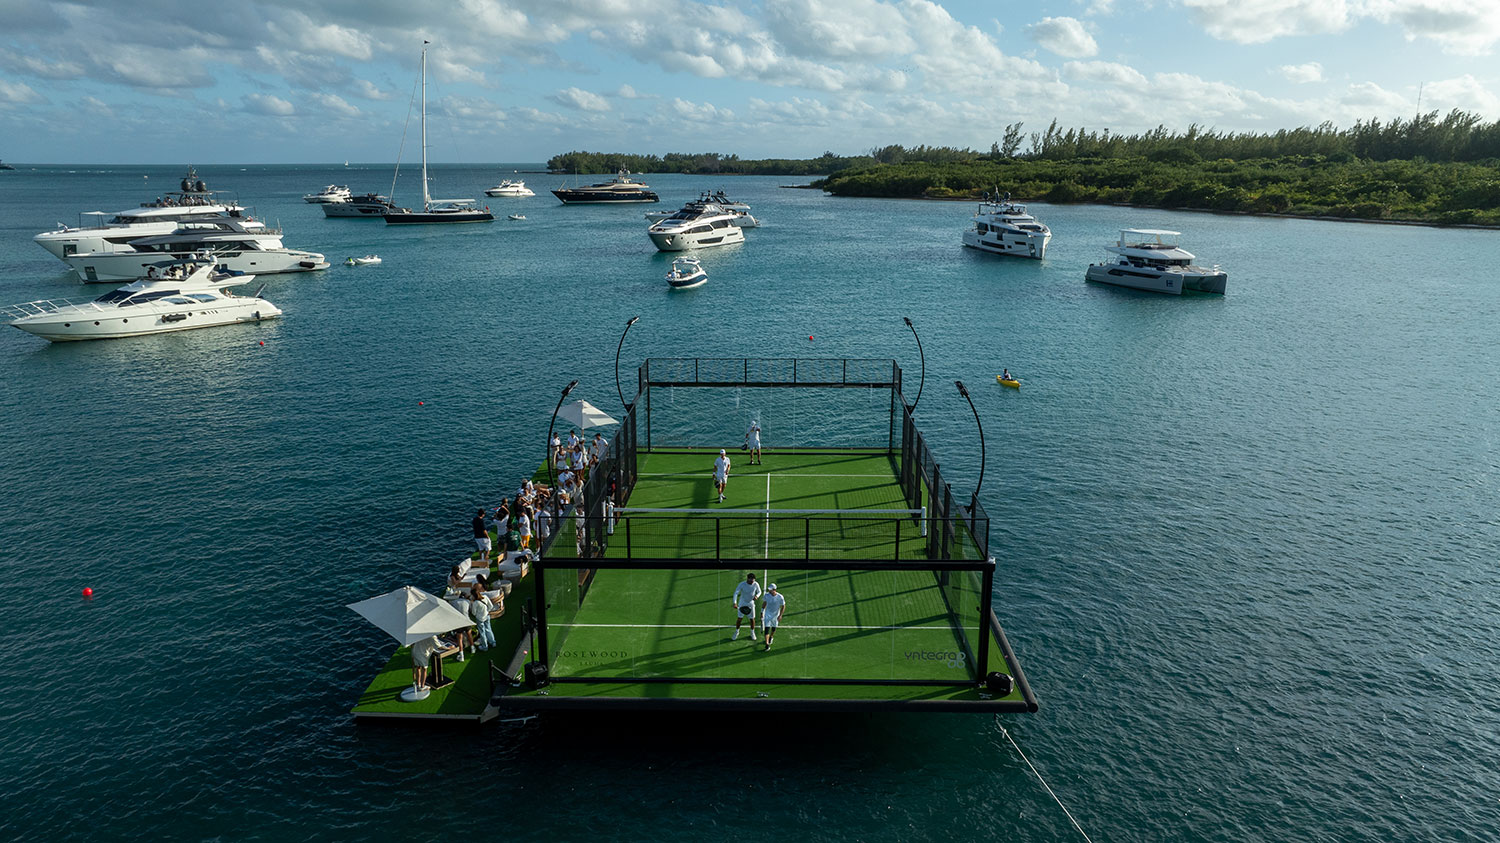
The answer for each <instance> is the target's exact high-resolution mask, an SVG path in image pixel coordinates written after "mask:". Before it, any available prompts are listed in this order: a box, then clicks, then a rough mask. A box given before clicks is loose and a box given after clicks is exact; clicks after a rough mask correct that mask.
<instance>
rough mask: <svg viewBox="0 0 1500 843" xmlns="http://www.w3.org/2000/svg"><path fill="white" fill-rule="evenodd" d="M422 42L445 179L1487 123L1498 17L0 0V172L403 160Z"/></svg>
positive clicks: (1252, 1)
mask: <svg viewBox="0 0 1500 843" xmlns="http://www.w3.org/2000/svg"><path fill="white" fill-rule="evenodd" d="M423 40H428V41H431V42H432V43H431V45H430V46H429V47H428V50H429V52H428V90H427V95H428V115H429V132H430V147H431V150H430V154H431V159H432V160H433V161H434V162H540V161H545V160H546V159H547V158H549V157H551V156H552V155H555V154H557V153H561V152H566V151H569V150H576V149H586V150H592V151H609V152H632V153H658V154H660V153H666V152H723V153H734V154H738V155H740V156H741V157H746V158H761V157H789V158H807V157H814V156H817V155H821V154H822V153H823V152H824V151H833V152H835V153H838V154H842V155H853V154H859V153H863V152H867V151H869V150H870V149H872V148H875V147H879V146H884V145H886V144H892V143H899V144H903V145H907V146H911V145H916V144H929V145H940V146H968V147H973V148H976V149H981V150H988V149H989V147H990V144H991V143H993V142H995V141H997V140H999V139H1000V137H1001V135H1002V134H1003V132H1004V127H1005V125H1006V124H1008V123H1013V122H1016V121H1021V122H1023V123H1024V124H1025V125H1024V128H1025V130H1026V131H1028V132H1030V131H1041V130H1042V129H1044V128H1045V127H1046V126H1047V124H1048V123H1050V122H1051V121H1052V120H1053V119H1056V120H1057V121H1058V122H1059V125H1060V126H1064V127H1088V128H1091V129H1095V130H1099V129H1105V128H1107V129H1109V130H1110V131H1111V132H1114V133H1117V134H1118V133H1132V132H1137V131H1142V130H1147V129H1150V128H1153V127H1155V126H1156V125H1158V124H1163V125H1165V126H1167V127H1168V128H1170V129H1174V130H1181V129H1185V128H1187V126H1189V125H1190V124H1198V125H1199V126H1203V127H1211V128H1215V129H1219V130H1225V131H1247V130H1249V131H1265V130H1275V129H1279V128H1290V127H1295V126H1302V125H1317V124H1319V123H1322V122H1323V121H1325V120H1326V121H1332V122H1333V123H1334V124H1335V125H1338V126H1348V125H1350V124H1352V123H1353V122H1354V121H1355V120H1359V119H1369V118H1379V119H1381V120H1388V119H1390V118H1392V117H1398V116H1400V117H1410V116H1411V115H1413V114H1415V113H1416V112H1417V110H1418V108H1419V103H1418V98H1419V97H1420V109H1421V110H1422V111H1432V110H1436V111H1438V112H1440V113H1446V112H1447V111H1448V110H1450V109H1454V108H1459V109H1464V110H1467V111H1472V112H1477V113H1479V114H1481V115H1482V116H1483V117H1484V118H1485V119H1486V120H1496V119H1500V58H1497V56H1496V49H1497V47H1500V0H1148V2H1127V0H1068V1H1067V2H1027V3H1022V2H1012V1H1011V0H941V1H939V0H667V2H663V0H442V2H434V1H433V0H320V1H319V2H305V0H297V1H296V2H291V1H290V0H229V2H202V0H191V2H185V1H184V0H131V2H120V1H119V0H97V1H96V2H56V0H54V2H43V0H0V159H4V160H6V161H10V162H18V163H75V164H91V163H153V164H174V163H180V162H183V161H189V160H191V161H194V162H197V163H272V164H278V163H334V162H342V161H345V160H350V161H356V162H388V161H393V160H395V159H396V157H397V152H398V149H399V147H400V144H401V136H402V130H403V127H404V126H405V124H406V120H407V117H408V114H409V113H410V111H411V108H412V100H413V94H414V92H415V91H416V90H417V87H418V86H417V80H418V75H419V71H418V68H419V63H420V56H421V51H422V41H423ZM412 125H413V129H412V131H413V133H415V121H413V124H412ZM408 143H410V141H408ZM410 149H411V147H410V146H408V152H407V154H406V155H405V156H404V157H405V159H406V160H411V158H412V156H411V154H410Z"/></svg>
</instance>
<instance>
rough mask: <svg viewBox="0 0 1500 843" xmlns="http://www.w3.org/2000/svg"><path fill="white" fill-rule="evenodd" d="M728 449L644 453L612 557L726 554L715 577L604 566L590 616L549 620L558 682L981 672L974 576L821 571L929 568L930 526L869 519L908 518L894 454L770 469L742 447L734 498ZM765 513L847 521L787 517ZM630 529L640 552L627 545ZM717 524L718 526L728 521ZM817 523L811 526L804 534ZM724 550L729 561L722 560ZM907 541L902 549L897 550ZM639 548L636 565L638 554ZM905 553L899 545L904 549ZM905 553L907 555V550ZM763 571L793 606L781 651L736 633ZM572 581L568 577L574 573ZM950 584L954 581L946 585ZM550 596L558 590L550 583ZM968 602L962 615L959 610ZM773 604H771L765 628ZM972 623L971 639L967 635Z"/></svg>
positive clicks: (775, 460)
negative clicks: (787, 564) (969, 586)
mask: <svg viewBox="0 0 1500 843" xmlns="http://www.w3.org/2000/svg"><path fill="white" fill-rule="evenodd" d="M717 456H718V454H717V451H716V450H705V451H697V452H690V453H684V452H665V453H663V452H653V453H650V454H642V455H641V458H640V469H639V475H638V479H637V482H636V485H635V488H634V489H633V491H632V492H631V495H630V499H629V501H628V504H627V509H626V515H625V517H622V518H621V523H620V524H619V525H617V526H616V528H615V533H614V535H613V537H612V538H611V540H610V545H609V549H608V551H607V553H606V556H607V557H609V558H615V559H625V558H662V559H714V558H718V559H724V560H736V561H733V562H726V565H725V567H723V568H720V569H716V570H683V569H677V570H671V569H667V570H663V569H600V570H598V571H596V572H595V573H594V576H593V579H592V582H591V583H590V585H589V587H588V590H587V593H586V596H585V598H584V599H583V601H582V603H581V605H577V606H576V608H575V607H568V608H569V609H571V611H570V610H563V611H558V610H559V609H563V607H562V606H560V605H558V606H554V608H553V609H552V610H550V612H549V620H548V635H549V639H550V643H549V650H550V651H551V652H552V653H554V654H556V658H555V661H554V662H553V666H552V675H553V676H554V677H557V678H559V679H566V678H570V677H571V678H580V677H594V678H616V679H623V678H634V679H639V678H657V679H669V678H680V679H686V680H689V681H693V680H701V679H761V678H767V679H804V680H845V681H872V680H873V681H882V680H889V679H897V680H910V681H927V682H936V683H941V682H963V681H970V680H972V679H973V677H974V675H975V672H974V671H975V666H974V665H973V664H972V663H971V661H972V658H973V651H972V648H970V647H966V646H964V644H965V642H966V641H974V642H982V643H981V644H980V646H987V643H988V642H987V640H985V639H987V638H988V636H984V637H983V638H981V636H980V633H979V631H978V630H979V626H980V614H979V611H978V606H977V604H976V603H975V601H971V600H968V599H964V598H963V597H962V595H963V593H964V592H963V590H962V589H961V588H959V587H958V586H957V585H956V583H957V582H958V580H959V578H977V575H976V574H975V573H974V572H961V571H955V572H948V573H946V574H941V575H940V574H939V573H935V572H933V571H928V570H901V569H899V568H898V569H895V570H852V571H850V570H826V569H823V568H821V567H820V566H819V560H828V559H838V560H862V559H870V560H877V561H881V562H895V561H896V560H897V559H898V558H899V559H902V560H920V559H926V547H927V540H926V539H925V538H923V537H922V535H921V525H920V523H919V522H918V520H917V519H915V518H913V517H911V516H904V515H890V514H882V515H878V516H877V515H870V516H863V517H862V516H860V515H859V514H858V510H895V509H901V510H904V509H907V508H908V505H907V502H906V501H905V500H904V499H903V497H902V494H901V490H900V487H899V485H898V484H897V478H896V470H897V469H896V466H895V464H894V462H893V460H892V458H891V456H890V455H889V454H888V453H886V452H883V451H881V452H870V453H830V452H819V451H802V452H777V453H767V454H766V455H765V457H764V464H763V465H753V466H752V465H750V464H749V459H748V455H747V454H745V453H744V452H742V451H735V452H732V455H731V459H732V460H733V461H734V463H735V465H734V467H733V468H732V469H731V473H730V480H729V484H728V488H727V491H726V498H725V501H724V503H722V504H720V503H718V501H717V495H716V494H715V492H714V487H713V478H712V472H713V461H714V459H715V458H716V457H717ZM632 508H651V509H656V508H673V509H684V508H688V509H708V510H714V511H715V512H721V511H724V510H736V509H750V510H753V512H751V513H735V514H733V515H729V516H716V515H715V514H713V513H694V514H690V515H663V514H659V513H650V514H644V515H631V514H630V509H632ZM766 510H770V511H772V513H774V512H775V511H776V510H841V511H843V512H841V513H840V514H838V515H814V516H807V515H796V516H789V517H786V518H785V519H782V518H780V517H776V516H774V515H773V516H772V517H768V516H767V515H766V514H765V511H766ZM627 520H628V521H629V522H630V527H629V529H630V537H629V542H628V544H627V541H626V539H625V536H624V535H623V533H624V530H625V529H626V527H625V526H624V522H625V521H627ZM716 520H717V521H718V522H719V524H718V525H717V527H716V525H715V521H716ZM805 523H807V526H804V524H805ZM809 536H810V537H811V544H812V547H811V548H810V553H811V559H809V560H808V561H807V562H806V564H805V567H804V566H800V565H799V566H798V567H797V568H796V569H795V570H786V569H782V570H766V569H764V568H759V567H757V566H756V565H755V562H756V560H765V559H782V560H787V559H798V560H800V559H804V558H805V554H807V553H808V552H809V547H808V541H809ZM716 542H717V550H716ZM898 543H899V544H898ZM627 547H628V555H627ZM898 548H899V549H898ZM898 553H899V557H898V555H897V554H898ZM752 572H753V573H754V574H755V575H756V577H757V579H758V580H759V581H760V583H761V585H762V588H764V587H765V586H767V585H769V584H770V583H772V582H775V583H776V584H777V585H778V587H779V590H780V591H781V593H782V594H784V595H785V596H786V598H787V606H786V613H785V616H784V619H783V622H782V625H781V630H780V631H779V632H778V634H777V636H776V640H775V643H774V644H773V645H772V646H771V648H770V649H769V650H768V649H766V647H765V645H764V637H763V636H762V635H760V633H759V632H758V633H757V639H756V640H754V641H752V640H751V639H750V628H749V625H748V622H746V623H745V624H744V629H743V631H742V632H741V634H740V636H739V638H738V639H737V640H735V639H733V638H732V634H733V631H734V624H735V618H736V610H735V607H734V605H733V603H732V600H731V594H732V593H733V591H734V588H735V586H736V585H737V584H738V583H739V582H741V581H743V580H744V579H745V575H746V574H747V573H752ZM558 575H563V576H565V574H563V573H562V570H559V571H558ZM940 576H941V577H944V578H945V579H944V580H943V581H945V582H949V583H950V585H949V587H948V588H947V589H946V592H947V596H946V598H945V589H944V588H942V587H940V585H939V583H940ZM549 591H550V588H549ZM955 602H956V603H959V604H960V605H958V606H956V607H955V606H953V604H954V603H955ZM759 613H760V606H759V604H758V605H757V627H758V626H759V617H758V616H759ZM959 617H961V618H962V623H963V625H964V626H965V627H966V630H967V631H966V632H965V631H961V630H959V629H958V628H957V627H956V623H955V620H956V619H957V618H959Z"/></svg>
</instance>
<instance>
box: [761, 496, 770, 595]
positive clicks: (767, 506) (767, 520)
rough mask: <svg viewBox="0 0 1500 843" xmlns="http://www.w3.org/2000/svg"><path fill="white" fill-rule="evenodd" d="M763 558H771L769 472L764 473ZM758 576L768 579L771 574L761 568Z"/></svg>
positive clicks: (763, 580) (767, 580)
mask: <svg viewBox="0 0 1500 843" xmlns="http://www.w3.org/2000/svg"><path fill="white" fill-rule="evenodd" d="M763 558H765V559H770V558H771V472H769V471H768V472H766V555H765V556H764V557H763ZM760 575H761V577H763V578H765V577H769V576H771V572H770V571H768V570H766V569H765V568H762V569H761V571H760ZM761 582H770V580H769V579H762V580H761Z"/></svg>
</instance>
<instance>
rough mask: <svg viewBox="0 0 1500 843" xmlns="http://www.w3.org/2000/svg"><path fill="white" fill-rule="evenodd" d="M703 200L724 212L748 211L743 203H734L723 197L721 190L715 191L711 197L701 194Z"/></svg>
mask: <svg viewBox="0 0 1500 843" xmlns="http://www.w3.org/2000/svg"><path fill="white" fill-rule="evenodd" d="M703 198H704V199H705V200H707V201H709V202H712V203H714V204H715V205H718V206H719V207H721V208H723V209H724V210H726V211H749V210H750V206H749V205H747V204H745V203H744V202H736V201H734V200H733V199H730V198H729V197H728V196H725V195H724V191H722V190H716V191H714V192H713V194H712V195H709V194H707V193H705V194H703Z"/></svg>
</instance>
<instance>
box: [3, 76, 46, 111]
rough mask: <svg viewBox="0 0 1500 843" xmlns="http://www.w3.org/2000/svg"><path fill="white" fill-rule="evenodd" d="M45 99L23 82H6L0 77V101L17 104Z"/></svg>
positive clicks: (44, 100)
mask: <svg viewBox="0 0 1500 843" xmlns="http://www.w3.org/2000/svg"><path fill="white" fill-rule="evenodd" d="M46 101H47V100H46V98H45V97H43V96H42V95H41V94H39V93H37V92H36V91H34V90H32V88H31V86H30V85H28V84H26V83H25V82H7V81H5V80H4V79H0V102H6V103H15V104H18V105H19V104H23V103H34V102H46Z"/></svg>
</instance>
